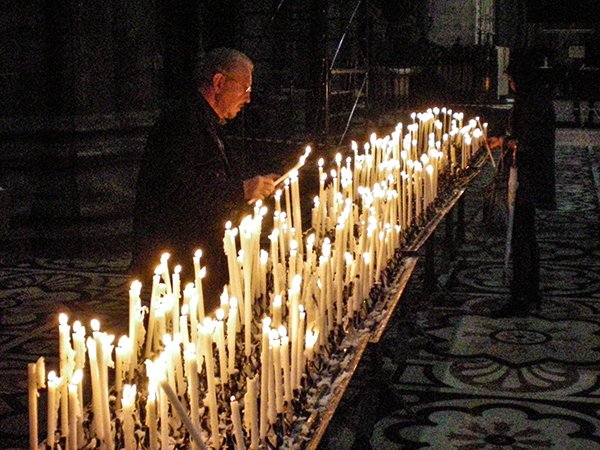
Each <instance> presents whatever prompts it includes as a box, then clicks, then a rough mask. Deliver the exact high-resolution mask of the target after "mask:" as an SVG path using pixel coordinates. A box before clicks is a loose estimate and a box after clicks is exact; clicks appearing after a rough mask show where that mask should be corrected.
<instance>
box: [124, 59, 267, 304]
mask: <svg viewBox="0 0 600 450" xmlns="http://www.w3.org/2000/svg"><path fill="white" fill-rule="evenodd" d="M252 71H253V63H252V61H251V60H250V59H249V58H248V57H247V56H246V55H244V54H243V53H241V52H239V51H236V50H232V49H226V48H219V49H215V50H212V51H210V52H209V53H207V54H206V55H205V56H203V57H202V58H201V60H200V61H199V64H198V68H197V71H196V80H195V83H196V87H197V89H196V91H195V92H193V93H192V94H191V95H190V96H189V98H184V99H181V100H179V101H178V102H177V103H176V104H175V105H174V106H173V107H170V108H168V109H166V110H165V111H164V112H163V113H162V114H161V116H160V117H159V119H158V121H157V123H156V124H155V126H154V128H153V129H152V131H151V132H150V135H149V137H148V141H147V143H146V149H145V152H144V155H143V157H142V161H141V164H140V171H139V174H138V181H137V189H136V202H135V210H134V219H133V243H132V244H133V245H132V261H131V268H130V269H131V274H132V275H134V276H136V277H137V278H138V279H140V280H141V281H142V283H143V285H144V286H148V285H149V283H150V282H151V279H152V275H153V273H154V269H155V267H156V266H157V265H158V263H159V261H160V255H161V254H162V253H163V252H169V253H170V254H171V255H172V256H171V258H170V260H169V265H170V267H171V269H172V268H173V267H174V266H175V264H180V265H181V266H182V280H187V281H192V280H193V279H194V272H193V270H194V269H193V264H192V257H193V255H194V252H195V251H196V250H197V249H201V250H202V252H203V256H202V259H201V264H202V266H206V268H207V274H206V278H205V280H204V281H203V288H204V292H205V299H206V305H205V307H206V309H207V311H210V310H211V309H212V307H214V306H216V305H217V304H218V302H219V293H220V292H221V290H222V288H223V285H224V284H226V283H227V282H228V278H227V274H228V271H227V260H226V257H225V254H224V250H223V236H224V230H225V223H226V221H227V220H231V221H232V222H233V223H234V224H236V223H237V222H236V221H237V220H238V219H239V212H238V214H237V215H235V214H236V210H237V208H239V207H240V206H242V205H243V204H244V203H245V202H247V201H249V200H252V199H262V198H265V197H267V196H268V195H270V194H271V193H272V192H273V189H274V184H273V180H274V178H275V177H276V175H274V174H270V175H265V176H262V175H258V176H254V177H248V178H246V177H244V176H243V174H242V168H243V167H244V166H243V164H241V161H240V160H239V155H234V154H232V152H231V151H230V150H229V149H227V148H226V147H225V145H224V143H223V139H222V136H221V128H222V125H223V124H224V123H225V122H226V121H227V120H231V119H233V118H234V117H235V116H236V115H237V114H238V113H239V112H240V110H241V109H242V108H243V107H244V106H245V105H246V103H250V92H251V90H252ZM234 215H235V216H234Z"/></svg>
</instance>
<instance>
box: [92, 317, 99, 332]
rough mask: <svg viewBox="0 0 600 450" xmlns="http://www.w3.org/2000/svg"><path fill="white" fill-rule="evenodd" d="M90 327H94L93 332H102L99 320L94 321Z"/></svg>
mask: <svg viewBox="0 0 600 450" xmlns="http://www.w3.org/2000/svg"><path fill="white" fill-rule="evenodd" d="M90 326H91V327H92V331H100V321H99V320H98V319H92V320H91V321H90Z"/></svg>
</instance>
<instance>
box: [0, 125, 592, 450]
mask: <svg viewBox="0 0 600 450" xmlns="http://www.w3.org/2000/svg"><path fill="white" fill-rule="evenodd" d="M585 139H586V136H585V135H584V136H583V137H582V136H580V135H579V134H577V133H575V134H573V133H572V134H566V135H565V136H563V139H559V145H558V147H557V167H558V205H559V206H558V209H557V210H556V211H552V212H540V213H539V214H538V236H539V241H540V246H541V250H542V277H543V286H542V287H543V295H544V302H543V305H542V308H541V310H540V311H538V312H536V313H534V314H532V315H531V316H530V317H527V318H522V319H501V320H500V319H492V318H490V317H489V311H490V310H491V309H494V308H496V307H497V306H498V305H499V304H501V302H503V301H504V299H505V298H506V296H507V292H508V291H507V289H506V288H505V287H504V286H503V285H502V283H501V281H500V279H501V278H500V274H501V258H502V243H501V242H498V241H495V240H491V239H488V238H486V237H485V236H484V235H483V234H482V232H481V230H480V228H479V227H478V226H477V223H478V219H479V218H478V214H479V211H480V206H481V196H480V190H481V187H482V185H483V184H484V182H485V176H483V177H481V178H480V179H479V180H477V181H476V183H475V184H474V185H473V186H472V188H470V189H469V191H468V194H467V196H466V214H467V223H468V224H469V226H468V229H467V239H466V242H465V243H464V245H462V246H461V248H460V251H459V253H458V255H456V257H454V258H447V257H446V256H445V255H444V254H443V253H442V252H439V255H440V256H439V258H438V259H437V261H436V264H437V268H438V272H439V273H440V275H441V276H440V283H439V285H438V286H437V289H436V290H435V292H434V293H433V294H432V295H431V296H429V297H428V298H426V297H425V296H424V295H422V275H423V273H422V272H423V270H422V267H419V268H418V269H417V271H416V273H415V274H414V275H413V279H412V281H411V282H410V284H409V286H408V288H407V290H406V292H405V295H404V298H403V299H402V301H401V303H400V306H399V308H398V309H397V311H396V313H395V314H394V316H393V318H392V321H391V323H390V325H389V327H388V330H387V332H386V334H385V335H384V338H383V340H382V342H381V343H380V344H379V345H377V346H373V347H372V348H369V349H368V351H367V353H366V354H365V357H364V358H363V361H362V362H361V364H360V367H359V368H358V370H357V373H356V375H355V377H354V378H353V381H352V383H351V385H350V387H349V389H348V391H347V393H346V395H345V397H344V400H343V402H342V405H341V407H340V408H339V410H338V412H337V413H336V415H335V417H334V419H333V421H332V423H331V426H330V429H329V432H328V433H327V435H326V436H325V438H324V440H323V442H322V443H321V446H320V447H321V448H322V449H344V448H348V449H350V448H354V449H367V448H370V447H371V448H375V449H396V448H407V449H411V448H432V449H444V450H445V449H455V448H456V449H504V448H516V449H519V448H522V449H540V448H548V449H594V448H600V406H599V405H600V382H599V379H598V373H599V370H598V369H599V368H600V367H599V366H600V240H599V237H600V236H599V234H600V226H599V225H600V214H599V209H598V186H597V185H594V180H598V178H599V176H600V174H599V173H598V163H599V162H600V157H598V155H599V154H600V143H598V142H597V141H591V142H589V143H588V142H587V141H586V140H585ZM588 146H590V147H589V148H588ZM594 171H595V172H594ZM438 242H440V241H439V240H438ZM127 264H128V255H126V254H125V255H116V256H115V257H114V258H107V259H99V258H90V259H86V260H83V259H78V260H66V259H65V260H51V259H42V258H18V257H15V255H10V254H2V253H0V375H1V376H2V381H3V382H2V383H0V449H2V450H4V449H22V448H26V447H27V397H26V390H27V383H26V367H27V363H28V362H33V361H35V359H36V358H37V357H38V356H44V357H45V358H46V360H47V361H48V364H49V365H56V360H57V354H58V349H57V345H58V344H57V343H58V336H57V329H56V328H57V327H56V318H57V315H58V313H59V312H61V311H65V312H68V313H69V314H70V315H72V316H73V317H77V318H78V319H80V320H82V321H86V322H88V321H89V319H91V318H92V317H96V318H99V319H100V320H101V321H102V323H103V328H109V327H110V328H111V329H113V330H115V332H121V331H124V329H125V327H126V323H124V320H123V319H122V318H123V317H126V314H127V288H128V282H129V280H128V277H127V276H126V275H125V269H126V266H127ZM43 402H44V399H43V398H42V399H41V405H40V408H44V407H45V406H44V404H43ZM42 410H43V409H42ZM40 428H41V430H44V429H45V424H44V423H41V424H40Z"/></svg>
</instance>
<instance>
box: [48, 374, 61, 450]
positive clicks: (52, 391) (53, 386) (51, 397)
mask: <svg viewBox="0 0 600 450" xmlns="http://www.w3.org/2000/svg"><path fill="white" fill-rule="evenodd" d="M60 382H61V380H60V378H58V377H57V376H56V372H54V371H50V372H48V425H47V430H48V432H47V437H46V444H47V445H48V446H49V447H50V448H54V444H55V442H56V423H57V416H58V404H57V401H56V400H57V398H56V396H57V394H58V392H57V391H58V389H59V387H60Z"/></svg>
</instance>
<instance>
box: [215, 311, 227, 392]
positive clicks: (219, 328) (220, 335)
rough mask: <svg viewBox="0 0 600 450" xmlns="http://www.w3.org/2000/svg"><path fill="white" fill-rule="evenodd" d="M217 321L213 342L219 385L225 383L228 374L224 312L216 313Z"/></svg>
mask: <svg viewBox="0 0 600 450" xmlns="http://www.w3.org/2000/svg"><path fill="white" fill-rule="evenodd" d="M216 316H217V320H215V321H214V324H215V332H214V336H215V342H216V344H217V351H218V353H219V375H220V377H219V381H220V382H221V384H225V383H227V381H228V380H227V379H228V377H229V374H228V372H227V353H226V352H225V331H224V329H223V319H224V318H225V311H223V309H221V308H219V309H217V312H216Z"/></svg>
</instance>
